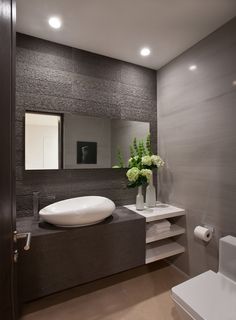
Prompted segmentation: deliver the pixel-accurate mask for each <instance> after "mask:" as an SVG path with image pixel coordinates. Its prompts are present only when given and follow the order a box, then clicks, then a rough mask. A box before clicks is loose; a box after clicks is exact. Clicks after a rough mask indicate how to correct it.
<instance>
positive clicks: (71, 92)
mask: <svg viewBox="0 0 236 320" xmlns="http://www.w3.org/2000/svg"><path fill="white" fill-rule="evenodd" d="M16 49H17V50H16V174H17V181H16V196H17V215H18V216H25V215H31V214H32V192H33V191H40V192H41V206H44V205H46V204H49V203H50V202H52V201H55V200H52V199H51V198H50V197H49V198H48V196H49V195H55V196H56V200H61V199H65V198H68V197H75V196H82V195H102V196H107V197H109V198H111V199H112V200H114V201H115V203H116V204H117V205H123V204H128V203H132V202H134V197H135V190H127V189H126V188H125V184H126V179H125V171H124V170H115V169H92V170H90V169H84V170H81V169H80V170H59V171H35V172H27V171H25V170H24V113H25V110H33V111H47V112H56V113H58V112H59V113H75V114H76V113H79V114H84V115H90V116H93V115H96V116H104V117H109V118H114V119H127V120H137V121H150V123H151V134H152V138H153V148H154V150H156V145H157V142H156V131H157V108H156V71H155V70H151V69H147V68H144V67H140V66H137V65H133V64H130V63H126V62H123V61H119V60H115V59H111V58H108V57H104V56H101V55H97V54H93V53H89V52H86V51H82V50H78V49H74V48H71V47H66V46H63V45H59V44H56V43H52V42H49V41H45V40H41V39H38V38H34V37H31V36H27V35H23V34H17V48H16Z"/></svg>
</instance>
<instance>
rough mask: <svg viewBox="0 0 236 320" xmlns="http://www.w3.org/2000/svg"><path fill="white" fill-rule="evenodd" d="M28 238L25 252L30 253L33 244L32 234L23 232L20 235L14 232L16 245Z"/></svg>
mask: <svg viewBox="0 0 236 320" xmlns="http://www.w3.org/2000/svg"><path fill="white" fill-rule="evenodd" d="M22 238H26V244H25V246H24V250H25V251H28V250H29V249H30V244H31V232H22V233H18V232H17V231H14V242H15V243H16V242H17V240H18V239H22Z"/></svg>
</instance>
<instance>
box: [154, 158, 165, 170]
mask: <svg viewBox="0 0 236 320" xmlns="http://www.w3.org/2000/svg"><path fill="white" fill-rule="evenodd" d="M151 162H152V164H153V165H154V166H156V167H157V168H159V167H163V166H164V164H165V162H164V161H163V160H162V159H161V157H160V156H157V155H152V156H151Z"/></svg>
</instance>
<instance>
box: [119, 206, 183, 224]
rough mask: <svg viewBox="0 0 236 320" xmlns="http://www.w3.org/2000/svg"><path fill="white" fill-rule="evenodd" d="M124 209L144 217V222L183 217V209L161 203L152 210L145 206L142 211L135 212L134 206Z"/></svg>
mask: <svg viewBox="0 0 236 320" xmlns="http://www.w3.org/2000/svg"><path fill="white" fill-rule="evenodd" d="M124 207H126V208H127V209H129V210H132V211H134V212H136V213H138V214H140V215H141V216H143V217H145V218H146V222H151V221H156V220H161V219H166V218H172V217H177V216H183V215H185V210H184V209H182V208H178V207H174V206H172V205H169V204H165V203H161V202H157V204H156V207H154V208H148V207H146V206H145V207H144V210H137V209H136V206H135V204H131V205H127V206H124Z"/></svg>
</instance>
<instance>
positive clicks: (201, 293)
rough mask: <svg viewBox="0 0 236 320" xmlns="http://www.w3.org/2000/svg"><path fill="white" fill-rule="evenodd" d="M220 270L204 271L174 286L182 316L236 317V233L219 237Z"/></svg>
mask: <svg viewBox="0 0 236 320" xmlns="http://www.w3.org/2000/svg"><path fill="white" fill-rule="evenodd" d="M219 250H220V252H219V271H218V273H215V272H213V271H211V270H210V271H207V272H205V273H203V274H200V275H199V276H197V277H195V278H193V279H190V280H188V281H186V282H184V283H182V284H180V285H178V286H176V287H174V288H172V292H171V296H172V299H173V300H174V302H175V305H176V308H177V310H178V312H179V314H180V317H181V320H236V237H232V236H226V237H224V238H221V239H220V248H219Z"/></svg>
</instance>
